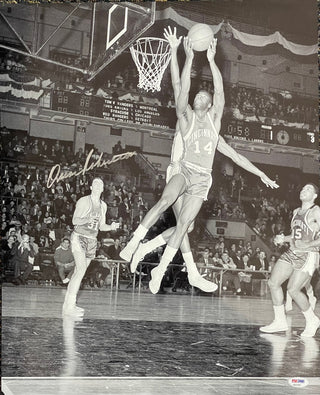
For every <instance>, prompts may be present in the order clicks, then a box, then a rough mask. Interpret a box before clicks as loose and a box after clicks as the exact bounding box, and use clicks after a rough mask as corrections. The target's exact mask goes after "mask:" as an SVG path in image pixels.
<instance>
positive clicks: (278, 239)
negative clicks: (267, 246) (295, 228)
mask: <svg viewBox="0 0 320 395" xmlns="http://www.w3.org/2000/svg"><path fill="white" fill-rule="evenodd" d="M273 242H274V244H275V245H281V244H283V243H284V235H283V234H281V235H276V236H275V237H274V239H273Z"/></svg>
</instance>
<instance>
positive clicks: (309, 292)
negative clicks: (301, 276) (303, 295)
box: [306, 285, 314, 298]
mask: <svg viewBox="0 0 320 395" xmlns="http://www.w3.org/2000/svg"><path fill="white" fill-rule="evenodd" d="M306 291H307V295H308V298H310V297H311V298H312V297H314V293H313V288H312V286H311V285H310V287H308V288H307V289H306Z"/></svg>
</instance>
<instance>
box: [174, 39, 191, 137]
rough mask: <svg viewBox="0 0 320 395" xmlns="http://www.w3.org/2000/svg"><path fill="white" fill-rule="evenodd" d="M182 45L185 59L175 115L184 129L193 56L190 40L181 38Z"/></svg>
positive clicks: (188, 114) (187, 112)
mask: <svg viewBox="0 0 320 395" xmlns="http://www.w3.org/2000/svg"><path fill="white" fill-rule="evenodd" d="M183 47H184V51H185V53H186V61H185V64H184V67H183V70H182V74H181V91H180V95H179V97H178V101H177V107H176V112H177V117H178V119H179V122H180V123H181V122H182V123H184V125H181V126H182V128H181V129H182V130H184V129H185V127H186V123H187V121H188V117H189V116H190V113H189V111H191V110H190V109H189V107H188V103H189V92H190V86H191V67H192V61H193V57H194V53H193V49H192V42H191V40H190V39H189V38H188V37H185V38H184V40H183Z"/></svg>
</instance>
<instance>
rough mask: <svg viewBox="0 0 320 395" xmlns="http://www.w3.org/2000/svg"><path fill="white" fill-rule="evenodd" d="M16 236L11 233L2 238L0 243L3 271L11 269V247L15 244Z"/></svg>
mask: <svg viewBox="0 0 320 395" xmlns="http://www.w3.org/2000/svg"><path fill="white" fill-rule="evenodd" d="M17 243H18V242H17V237H16V236H14V235H11V236H9V237H8V239H3V240H2V243H1V261H2V267H3V269H4V271H6V270H13V269H14V267H13V264H12V258H13V256H12V249H13V247H14V246H15V245H16V244H17Z"/></svg>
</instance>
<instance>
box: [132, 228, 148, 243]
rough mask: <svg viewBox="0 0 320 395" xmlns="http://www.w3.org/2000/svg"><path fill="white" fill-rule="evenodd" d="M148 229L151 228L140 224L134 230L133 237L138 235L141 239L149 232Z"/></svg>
mask: <svg viewBox="0 0 320 395" xmlns="http://www.w3.org/2000/svg"><path fill="white" fill-rule="evenodd" d="M148 230H149V229H147V228H145V227H144V226H143V225H139V226H138V227H137V229H136V230H135V231H134V232H133V237H138V238H139V240H142V239H143V238H144V236H145V235H146V234H147V232H148Z"/></svg>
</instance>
